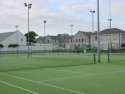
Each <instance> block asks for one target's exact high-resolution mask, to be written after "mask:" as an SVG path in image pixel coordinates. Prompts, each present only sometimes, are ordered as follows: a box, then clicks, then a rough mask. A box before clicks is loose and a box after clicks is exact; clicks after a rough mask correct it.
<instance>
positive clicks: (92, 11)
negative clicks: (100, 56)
mask: <svg viewBox="0 0 125 94" xmlns="http://www.w3.org/2000/svg"><path fill="white" fill-rule="evenodd" d="M90 12H91V13H92V32H94V13H95V11H94V10H90ZM93 44H94V43H93Z"/></svg>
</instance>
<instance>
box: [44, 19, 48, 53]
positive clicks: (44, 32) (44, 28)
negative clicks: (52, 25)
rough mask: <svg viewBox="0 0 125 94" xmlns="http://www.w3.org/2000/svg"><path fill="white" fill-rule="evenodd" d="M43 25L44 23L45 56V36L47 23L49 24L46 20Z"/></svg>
mask: <svg viewBox="0 0 125 94" xmlns="http://www.w3.org/2000/svg"><path fill="white" fill-rule="evenodd" d="M43 23H44V54H45V36H46V23H47V21H46V20H44V21H43Z"/></svg>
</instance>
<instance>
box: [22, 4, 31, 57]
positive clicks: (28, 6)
mask: <svg viewBox="0 0 125 94" xmlns="http://www.w3.org/2000/svg"><path fill="white" fill-rule="evenodd" d="M24 6H25V7H27V8H28V58H29V55H30V52H29V45H30V41H29V9H31V6H32V4H27V3H24Z"/></svg>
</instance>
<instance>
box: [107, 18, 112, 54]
mask: <svg viewBox="0 0 125 94" xmlns="http://www.w3.org/2000/svg"><path fill="white" fill-rule="evenodd" d="M108 21H109V30H110V42H109V48H110V52H111V49H112V48H111V45H112V41H111V28H112V19H111V18H110V19H108Z"/></svg>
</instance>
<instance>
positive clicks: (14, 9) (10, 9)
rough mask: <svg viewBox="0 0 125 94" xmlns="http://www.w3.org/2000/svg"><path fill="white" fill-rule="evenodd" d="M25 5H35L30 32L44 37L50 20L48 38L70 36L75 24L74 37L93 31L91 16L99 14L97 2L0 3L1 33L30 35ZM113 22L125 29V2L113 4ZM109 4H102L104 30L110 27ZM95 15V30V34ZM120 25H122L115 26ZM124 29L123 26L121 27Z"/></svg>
mask: <svg viewBox="0 0 125 94" xmlns="http://www.w3.org/2000/svg"><path fill="white" fill-rule="evenodd" d="M24 2H26V3H32V4H33V5H32V8H31V9H30V30H34V31H35V32H36V33H38V34H40V35H43V20H45V19H46V20H47V24H46V25H47V27H46V34H52V35H56V34H58V33H65V32H67V33H69V34H70V24H74V30H73V31H74V33H76V32H77V31H78V30H83V31H90V30H91V14H90V12H89V10H96V0H1V1H0V6H1V7H0V20H1V21H0V32H7V31H14V30H15V27H14V26H15V25H19V26H20V28H19V29H20V31H21V32H23V33H26V32H27V12H28V11H27V8H26V7H24ZM111 6H112V9H111V10H112V18H113V24H114V26H117V27H120V28H123V29H125V28H124V27H123V26H124V25H125V24H124V22H125V18H124V16H125V14H124V12H125V10H124V9H125V7H124V0H114V1H112V5H111ZM108 15H109V9H108V1H107V0H100V20H101V29H104V28H107V27H108V21H107V18H108ZM96 18H97V17H96V13H95V30H96ZM116 22H117V23H119V24H116ZM120 23H121V24H122V25H121V24H120Z"/></svg>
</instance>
